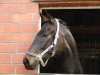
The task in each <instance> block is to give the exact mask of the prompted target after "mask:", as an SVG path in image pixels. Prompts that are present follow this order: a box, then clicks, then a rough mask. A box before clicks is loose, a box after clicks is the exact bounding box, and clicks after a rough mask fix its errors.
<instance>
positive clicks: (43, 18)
mask: <svg viewBox="0 0 100 75" xmlns="http://www.w3.org/2000/svg"><path fill="white" fill-rule="evenodd" d="M40 16H41V19H42V20H43V21H47V20H48V18H47V17H45V16H44V15H43V14H42V13H41V12H40Z"/></svg>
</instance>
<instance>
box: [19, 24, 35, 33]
mask: <svg viewBox="0 0 100 75" xmlns="http://www.w3.org/2000/svg"><path fill="white" fill-rule="evenodd" d="M18 32H32V33H34V32H37V25H36V26H35V25H33V24H19V25H18Z"/></svg>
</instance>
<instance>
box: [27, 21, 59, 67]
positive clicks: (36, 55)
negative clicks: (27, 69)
mask: <svg viewBox="0 0 100 75" xmlns="http://www.w3.org/2000/svg"><path fill="white" fill-rule="evenodd" d="M55 20H56V23H57V24H56V25H57V31H56V34H55V38H54V41H53V42H52V44H51V45H50V46H49V47H47V49H45V50H44V51H43V52H42V53H41V54H35V53H32V52H29V51H28V52H26V54H27V55H32V56H35V57H37V58H38V60H39V61H40V63H41V65H42V66H43V67H44V66H46V64H47V62H48V60H49V59H50V57H49V58H48V59H47V60H46V61H45V62H44V61H43V59H42V56H43V55H44V54H46V53H47V52H48V51H50V50H51V49H52V48H54V49H53V50H52V55H51V57H53V56H54V55H55V46H56V44H57V40H58V38H59V26H60V25H59V21H58V19H55Z"/></svg>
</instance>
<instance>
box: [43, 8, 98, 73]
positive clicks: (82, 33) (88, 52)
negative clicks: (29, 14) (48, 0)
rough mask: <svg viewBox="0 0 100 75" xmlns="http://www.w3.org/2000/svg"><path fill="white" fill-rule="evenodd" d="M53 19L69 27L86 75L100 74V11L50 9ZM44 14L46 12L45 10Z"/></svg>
mask: <svg viewBox="0 0 100 75" xmlns="http://www.w3.org/2000/svg"><path fill="white" fill-rule="evenodd" d="M47 11H48V12H49V13H50V14H51V15H52V16H53V17H55V18H59V19H62V20H64V21H65V22H66V23H67V26H69V28H70V30H71V32H72V34H73V36H74V38H75V41H76V43H77V48H78V52H79V57H80V61H81V64H82V67H83V70H84V73H85V74H100V10H99V9H55V10H54V9H48V10H47ZM43 12H44V10H43Z"/></svg>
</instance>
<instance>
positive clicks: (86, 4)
mask: <svg viewBox="0 0 100 75" xmlns="http://www.w3.org/2000/svg"><path fill="white" fill-rule="evenodd" d="M80 6H89V1H86V2H81V3H80Z"/></svg>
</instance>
